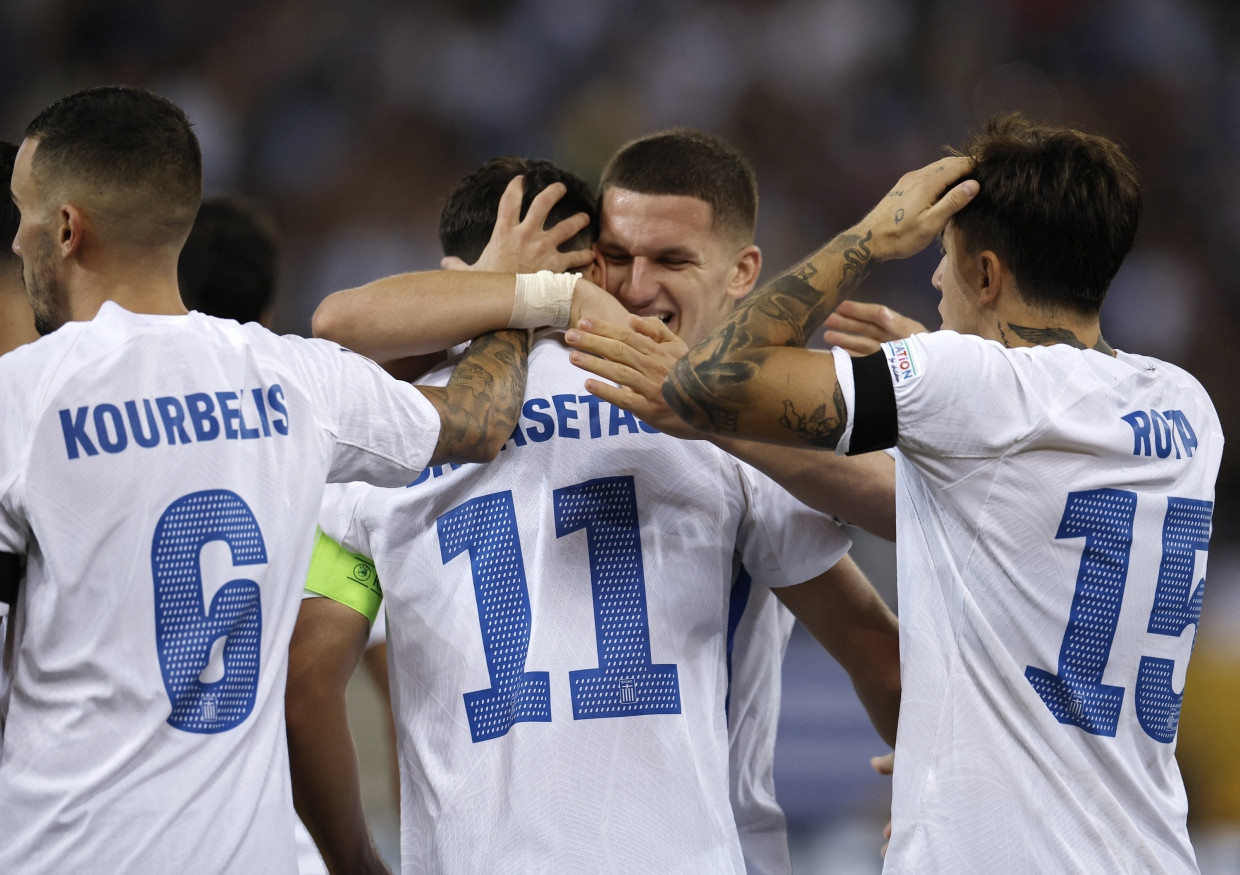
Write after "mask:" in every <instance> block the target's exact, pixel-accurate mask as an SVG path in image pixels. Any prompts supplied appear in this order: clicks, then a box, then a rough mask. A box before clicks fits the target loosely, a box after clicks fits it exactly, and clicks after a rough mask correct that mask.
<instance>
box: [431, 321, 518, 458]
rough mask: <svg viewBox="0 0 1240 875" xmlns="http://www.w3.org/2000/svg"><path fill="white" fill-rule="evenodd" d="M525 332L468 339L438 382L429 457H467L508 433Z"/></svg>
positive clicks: (475, 455)
mask: <svg viewBox="0 0 1240 875" xmlns="http://www.w3.org/2000/svg"><path fill="white" fill-rule="evenodd" d="M528 353H529V332H528V331H521V330H507V331H495V332H492V333H490V334H484V335H482V336H481V337H479V338H478V339H477V340H475V341H474V342H473V343H472V344H470V347H469V351H468V352H466V353H465V355H464V356H463V357H462V358H461V360H460V361H459V362H458V363H457V365H456V367H455V368H454V369H453V371H452V376H451V377H450V378H449V379H448V384H447V385H446V386H445V387H444V388H443V390H442V395H441V396H440V397H441V398H442V404H439V405H436V406H438V407H439V408H440V410H439V414H440V419H441V425H440V429H439V443H438V444H437V445H436V447H435V456H434V460H435V461H436V462H447V461H452V460H465V461H469V460H472V459H476V458H478V457H479V455H480V454H482V453H483V452H484V448H485V447H487V446H488V445H491V444H493V443H494V442H496V441H499V442H500V443H502V441H504V440H507V439H508V436H509V435H511V434H512V430H513V429H514V428H515V427H516V425H517V419H518V417H519V416H520V415H521V404H522V401H523V400H524V398H525V379H526V375H527V371H528V367H529V360H528Z"/></svg>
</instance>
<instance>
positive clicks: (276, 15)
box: [0, 0, 1240, 822]
mask: <svg viewBox="0 0 1240 875" xmlns="http://www.w3.org/2000/svg"><path fill="white" fill-rule="evenodd" d="M109 82H124V83H129V84H136V85H143V86H146V87H148V88H151V89H153V90H155V91H158V92H160V93H162V94H164V95H165V96H167V97H169V98H171V99H172V100H173V101H175V102H176V103H178V104H180V105H181V106H182V107H184V108H185V110H186V111H187V112H188V114H189V115H190V117H191V119H192V120H193V121H194V123H195V127H196V130H197V132H198V135H199V137H200V139H201V141H202V144H203V150H204V162H205V171H206V189H207V194H239V195H243V196H245V197H246V198H248V199H249V200H251V201H252V202H254V203H256V204H258V205H260V206H261V207H263V208H264V209H265V210H266V211H267V212H269V213H270V215H271V217H272V218H273V220H274V223H275V225H276V227H277V228H278V229H279V239H280V252H281V256H280V257H281V264H280V270H279V276H280V288H279V292H278V299H277V303H276V311H275V318H274V325H275V327H276V328H277V330H282V331H288V332H298V333H305V332H307V331H308V328H309V316H310V313H311V312H312V311H313V309H314V307H315V306H316V305H317V303H318V302H319V300H321V298H322V297H323V296H324V295H326V294H327V293H329V292H331V291H334V290H336V289H339V288H345V287H349V286H353V285H357V284H360V283H362V282H364V281H367V280H369V279H372V278H375V277H377V276H380V275H383V274H388V273H394V272H398V271H403V270H414V269H427V268H432V267H435V266H436V265H437V262H438V249H439V247H438V241H437V238H436V233H435V232H436V225H437V220H438V215H439V210H440V206H441V204H442V200H443V197H444V196H445V195H446V194H447V192H448V191H449V189H450V188H451V187H452V185H453V184H454V183H455V182H456V181H457V180H458V179H459V178H460V177H461V176H463V175H464V174H465V173H467V172H469V171H470V170H472V169H473V168H474V167H475V166H476V165H478V164H479V163H480V162H481V161H483V160H485V159H486V158H489V157H492V156H494V155H498V154H521V155H529V156H535V157H545V158H550V159H553V160H555V161H557V162H559V163H561V164H563V165H565V166H567V167H570V168H572V169H574V170H576V171H577V172H579V173H581V174H582V175H584V176H585V177H586V178H587V179H597V175H598V171H599V169H600V168H601V165H602V162H603V160H604V159H605V158H606V157H607V156H608V155H610V154H611V152H612V151H613V150H614V149H615V148H616V147H617V146H618V145H620V144H621V143H622V142H624V141H625V140H627V139H629V138H631V137H634V136H637V135H639V134H642V133H645V132H648V131H651V130H655V129H659V128H663V127H669V126H674V125H683V126H691V127H700V128H705V129H708V130H711V131H714V132H716V133H720V134H723V135H724V136H726V137H728V138H729V139H730V140H732V141H733V142H734V143H735V144H736V145H737V146H739V147H740V148H741V149H742V150H744V151H745V152H746V153H747V154H748V155H749V156H750V158H751V160H752V161H753V163H754V165H755V168H756V170H757V173H758V179H759V182H760V185H761V209H760V216H759V222H758V242H759V244H760V245H761V246H762V248H763V251H764V254H765V257H766V264H767V271H768V275H769V273H771V272H773V271H774V270H777V269H779V268H780V267H782V266H783V265H785V264H788V263H789V262H791V260H792V259H794V258H797V257H799V256H800V255H803V254H805V253H806V252H808V251H809V250H811V249H812V248H814V247H815V246H817V245H818V244H819V243H821V242H822V241H823V240H825V239H826V238H827V237H828V236H830V235H831V234H832V233H834V232H835V231H837V230H839V229H842V228H843V227H845V226H846V225H847V224H849V223H851V222H852V221H853V220H855V219H856V218H858V216H859V214H860V213H861V212H862V211H863V210H864V209H865V208H866V207H867V206H868V205H869V204H870V203H871V202H872V201H873V200H874V199H875V197H876V196H877V195H879V194H881V193H882V191H883V190H884V188H885V187H886V186H889V185H890V184H891V183H892V182H894V181H895V179H896V178H897V177H898V176H899V175H900V174H901V173H902V172H904V171H905V170H907V169H910V168H912V167H914V166H919V165H921V164H924V163H927V162H928V161H930V160H933V158H934V157H935V156H936V155H938V154H941V150H942V147H943V146H944V145H945V144H953V143H958V142H961V141H962V139H963V136H964V133H965V132H966V131H967V130H968V129H970V128H972V127H975V126H977V125H979V124H980V123H981V122H983V121H984V120H985V119H986V117H988V116H989V115H990V114H991V113H992V112H995V111H998V110H1001V109H1023V110H1024V111H1025V112H1026V113H1027V114H1029V115H1030V116H1033V117H1035V118H1039V119H1044V120H1048V121H1056V122H1061V123H1070V124H1075V125H1078V126H1080V127H1083V128H1086V129H1088V130H1090V131H1093V132H1097V133H1102V134H1105V135H1108V136H1110V137H1112V138H1113V139H1116V140H1118V141H1120V142H1121V143H1123V144H1124V145H1125V146H1126V148H1127V149H1128V150H1129V152H1130V154H1131V155H1132V156H1133V158H1134V159H1135V160H1136V162H1137V164H1138V166H1139V167H1140V168H1141V171H1142V174H1143V183H1144V186H1145V192H1146V202H1145V216H1144V220H1143V224H1142V227H1141V230H1140V232H1139V234H1138V238H1137V244H1136V249H1135V251H1134V253H1133V255H1132V256H1131V257H1130V258H1129V260H1128V262H1127V263H1126V265H1125V267H1124V269H1123V270H1122V272H1121V273H1120V275H1119V277H1118V278H1117V279H1116V281H1115V285H1114V287H1113V290H1112V293H1111V295H1110V297H1109V298H1108V303H1107V305H1106V306H1105V307H1104V309H1103V313H1102V317H1103V321H1102V324H1103V329H1104V331H1105V333H1106V335H1107V339H1108V340H1109V341H1110V342H1111V344H1112V345H1114V346H1116V347H1120V348H1124V349H1130V350H1132V351H1136V352H1144V353H1149V354H1152V355H1156V356H1159V357H1162V358H1166V359H1168V360H1170V361H1173V362H1175V363H1177V364H1180V365H1182V366H1184V367H1186V368H1187V369H1188V370H1190V371H1191V372H1193V373H1194V374H1195V375H1196V376H1197V377H1198V378H1199V379H1200V380H1201V381H1202V383H1203V384H1204V385H1205V387H1206V388H1207V390H1209V391H1210V393H1211V395H1212V396H1213V398H1214V402H1215V404H1216V406H1217V408H1218V410H1219V414H1220V416H1221V418H1222V421H1223V427H1224V431H1225V432H1226V433H1227V434H1229V435H1231V436H1233V440H1240V438H1238V437H1235V436H1236V435H1240V392H1237V391H1235V390H1234V389H1233V388H1232V385H1231V381H1230V378H1229V377H1228V376H1227V375H1228V373H1230V371H1229V370H1228V368H1227V367H1223V366H1222V365H1221V364H1220V363H1219V357H1220V355H1221V354H1222V352H1223V351H1225V349H1226V346H1227V344H1228V343H1229V342H1230V339H1232V338H1234V337H1235V336H1236V334H1237V327H1240V4H1235V3H1233V2H1230V0H1214V2H1210V0H1198V2H1192V0H609V2H599V3H589V2H581V0H454V2H451V3H435V2H419V3H413V2H400V0H352V2H350V3H347V4H346V3H339V2H336V0H214V2H210V3H203V2H197V0H159V2H148V0H108V2H93V0H5V2H4V3H3V4H0V139H6V140H10V141H18V140H20V138H21V133H22V131H21V127H22V125H23V124H24V123H25V121H26V120H28V119H29V118H31V117H33V116H34V115H35V113H37V112H38V110H39V109H41V108H42V107H43V106H44V105H46V104H47V103H49V102H51V101H52V100H54V99H56V98H58V97H60V96H62V95H64V94H66V93H68V92H70V91H72V90H75V89H78V88H83V87H87V86H91V85H97V84H105V83H109ZM936 260H937V254H935V253H927V254H923V256H922V257H921V258H919V259H913V260H911V261H909V262H907V263H900V264H897V265H889V266H886V267H884V268H883V269H881V270H880V271H878V272H877V273H876V274H875V275H874V276H873V277H872V278H871V280H870V281H869V282H868V283H867V285H866V287H865V291H864V296H868V297H873V298H881V299H882V300H885V301H887V302H890V303H892V304H893V305H894V306H895V307H896V308H897V309H901V310H903V311H904V312H906V313H907V314H908V315H911V316H913V317H915V318H917V319H920V320H921V321H923V322H925V323H927V324H928V325H929V326H930V327H937V325H938V318H937V315H936V313H935V304H936V303H937V300H938V295H937V293H935V292H934V290H933V289H931V287H930V284H929V276H930V273H931V271H932V269H933V265H934V264H935V262H936ZM1238 458H1240V457H1238V456H1237V455H1236V454H1234V453H1233V454H1229V455H1228V456H1225V457H1224V460H1223V469H1222V473H1221V476H1220V482H1219V490H1218V502H1217V508H1216V511H1215V516H1214V521H1215V530H1214V541H1213V549H1212V553H1211V565H1210V568H1211V585H1210V587H1209V591H1208V595H1207V600H1206V614H1207V616H1211V615H1213V616H1214V617H1215V619H1214V620H1213V622H1214V623H1216V624H1217V630H1216V631H1215V632H1214V633H1213V636H1214V637H1209V636H1205V635H1203V637H1202V639H1201V640H1199V642H1198V648H1199V650H1198V653H1199V655H1198V656H1197V657H1196V659H1195V669H1198V668H1199V669H1200V670H1201V673H1202V677H1203V680H1202V682H1201V683H1202V687H1203V689H1205V688H1207V687H1208V686H1209V685H1210V684H1215V685H1216V686H1217V689H1215V688H1214V687H1210V689H1211V693H1210V698H1211V699H1214V698H1216V697H1217V698H1218V699H1219V702H1218V703H1217V705H1218V706H1217V707H1215V706H1212V705H1208V704H1205V703H1204V699H1205V696H1199V697H1198V698H1197V699H1194V697H1193V693H1192V690H1191V688H1190V692H1189V695H1188V696H1187V697H1186V701H1185V709H1184V711H1185V713H1184V732H1183V733H1182V742H1181V744H1182V747H1183V753H1184V755H1185V762H1186V766H1185V770H1186V774H1187V776H1188V777H1189V778H1190V780H1191V779H1193V778H1197V780H1198V781H1199V782H1201V785H1202V786H1207V785H1209V782H1210V777H1209V775H1210V774H1211V773H1213V772H1217V771H1218V767H1219V763H1220V762H1222V763H1223V766H1224V769H1225V768H1226V767H1227V763H1228V762H1230V763H1231V768H1232V770H1233V771H1232V772H1231V774H1232V775H1233V776H1234V775H1235V774H1236V768H1237V767H1236V765H1235V761H1236V760H1237V759H1238V758H1240V753H1238V752H1237V748H1238V747H1240V745H1237V744H1236V742H1235V741H1234V731H1233V730H1231V729H1230V728H1228V729H1226V731H1224V727H1229V726H1231V727H1234V725H1235V723H1234V720H1232V722H1231V723H1230V724H1228V723H1227V722H1226V721H1227V720H1228V719H1230V718H1228V717H1227V716H1226V715H1227V714H1228V713H1230V714H1233V715H1234V714H1235V711H1236V709H1235V707H1232V706H1231V705H1225V704H1224V702H1227V701H1229V702H1236V701H1238V700H1240V695H1237V694H1240V689H1238V687H1240V684H1238V683H1237V676H1238V675H1237V671H1236V666H1237V665H1240V653H1237V652H1236V651H1237V648H1238V647H1240V645H1236V644H1234V643H1232V641H1233V639H1235V638H1236V637H1237V636H1235V634H1234V631H1235V629H1236V628H1237V625H1240V604H1238V602H1240V559H1237V555H1240V554H1237V553H1236V551H1235V550H1234V549H1230V548H1229V547H1228V545H1229V544H1233V543H1240V539H1238V537H1237V535H1238V534H1240V532H1238V531H1237V530H1238V528H1240V511H1238V509H1237V505H1236V501H1235V498H1236V496H1237V493H1238V492H1240V462H1237V459H1238ZM1220 618H1222V619H1220ZM1208 622H1210V621H1207V623H1208ZM1215 666H1222V668H1221V669H1218V670H1215V669H1214V668H1212V667H1215ZM1211 671H1213V672H1214V674H1208V672H1211ZM1215 674H1217V675H1218V677H1217V678H1215V676H1214V675H1215ZM1190 687H1191V676H1190ZM1227 708H1231V711H1230V712H1229V711H1227V710H1226V709H1227ZM1194 709H1197V710H1196V711H1195V710H1194ZM1202 710H1204V711H1205V715H1204V716H1198V711H1202ZM1220 715H1221V716H1220ZM1211 721H1216V722H1217V723H1218V725H1219V729H1218V730H1217V733H1218V734H1217V735H1216V736H1214V737H1211V738H1210V739H1209V740H1208V741H1207V742H1205V745H1206V746H1205V747H1204V748H1202V749H1203V750H1205V751H1207V752H1208V753H1207V754H1205V755H1202V756H1199V757H1198V758H1197V759H1194V757H1195V756H1197V755H1196V754H1195V753H1194V750H1195V746H1196V745H1198V742H1197V741H1195V740H1194V737H1193V736H1192V732H1193V729H1194V724H1195V723H1197V724H1198V725H1199V726H1201V727H1202V728H1203V729H1204V728H1205V727H1206V726H1208V725H1213V724H1212V723H1211ZM1214 738H1218V739H1221V740H1219V741H1215V740H1214ZM1228 738H1231V739H1232V740H1231V741H1230V742H1228V741H1227V740H1226V739H1228ZM1220 744H1221V745H1222V748H1223V749H1222V750H1220V749H1219V747H1218V746H1217V745H1220ZM1215 783H1218V782H1217V781H1216V782H1215ZM1225 786H1226V785H1224V784H1219V787H1218V788H1216V789H1212V788H1210V787H1207V789H1204V790H1202V791H1201V792H1200V793H1195V795H1194V815H1195V816H1198V817H1206V818H1217V819H1219V820H1224V821H1225V820H1227V819H1229V818H1230V819H1231V821H1232V822H1240V798H1237V794H1238V793H1240V790H1238V789H1237V788H1238V787H1240V783H1233V784H1232V785H1231V787H1232V789H1231V792H1230V794H1229V793H1228V792H1227V791H1226V789H1225Z"/></svg>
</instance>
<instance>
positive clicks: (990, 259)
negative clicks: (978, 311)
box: [973, 249, 1007, 307]
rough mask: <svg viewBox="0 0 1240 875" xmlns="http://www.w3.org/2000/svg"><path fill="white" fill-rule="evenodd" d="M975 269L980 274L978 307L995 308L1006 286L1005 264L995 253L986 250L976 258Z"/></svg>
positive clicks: (978, 280)
mask: <svg viewBox="0 0 1240 875" xmlns="http://www.w3.org/2000/svg"><path fill="white" fill-rule="evenodd" d="M973 267H974V269H975V270H977V272H978V277H977V303H978V306H979V307H993V306H994V305H995V302H996V301H998V299H999V295H1000V294H1001V293H1002V292H1003V290H1004V286H1005V285H1006V283H1005V279H1006V276H1007V272H1006V271H1005V270H1004V269H1003V262H1001V261H1000V260H999V256H997V255H995V253H994V252H992V251H991V250H989V249H984V250H982V251H981V252H979V253H978V254H977V255H976V256H975V257H974V259H973Z"/></svg>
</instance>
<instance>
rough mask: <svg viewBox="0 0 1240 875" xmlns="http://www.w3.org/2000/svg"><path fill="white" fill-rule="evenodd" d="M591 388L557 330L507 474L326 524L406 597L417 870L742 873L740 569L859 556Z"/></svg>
mask: <svg viewBox="0 0 1240 875" xmlns="http://www.w3.org/2000/svg"><path fill="white" fill-rule="evenodd" d="M443 373H444V372H443V371H440V372H437V376H438V377H439V378H440V379H442V377H443ZM584 376H585V375H584V372H582V371H580V370H578V369H577V368H575V367H574V366H573V365H572V364H571V363H570V362H569V360H568V351H567V349H566V348H565V347H563V346H562V345H561V344H560V342H559V339H558V336H552V337H543V338H541V339H539V340H538V341H537V342H536V344H535V346H534V348H533V350H532V352H531V354H530V372H529V386H528V389H527V393H526V401H525V404H524V409H523V415H522V418H521V421H520V423H519V427H518V429H517V431H516V432H515V433H514V436H513V439H512V440H511V441H510V442H509V443H508V445H507V446H506V448H505V450H504V451H503V452H502V453H501V454H500V457H499V459H498V460H496V461H495V462H492V463H491V464H489V465H467V466H460V467H458V468H456V469H453V468H451V467H445V468H431V469H428V471H427V472H425V473H424V474H423V475H422V477H420V478H419V479H418V480H417V481H416V482H414V483H413V484H411V485H410V486H409V487H408V488H407V489H404V490H380V489H367V488H359V487H338V488H332V489H329V491H328V494H327V496H326V497H325V503H324V511H323V513H322V514H321V516H320V525H321V526H322V528H323V530H324V531H325V532H326V533H327V534H328V535H329V536H331V537H332V538H334V539H336V540H337V541H339V542H340V543H341V544H342V545H344V546H345V547H346V549H348V550H351V551H355V552H357V553H362V554H365V555H367V556H370V557H371V558H373V559H374V561H375V565H376V568H377V570H378V576H379V580H380V581H381V582H382V585H383V589H384V595H385V604H386V605H387V616H388V646H389V648H390V653H389V659H390V660H391V663H392V665H393V676H392V678H391V683H392V706H393V711H394V714H395V719H396V726H397V737H398V746H399V755H400V761H401V762H400V765H401V820H402V836H401V840H402V871H404V872H406V873H418V872H434V873H445V872H448V873H451V872H478V871H495V872H540V873H541V872H601V871H615V872H639V871H659V872H692V873H698V872H741V871H743V870H744V863H743V859H742V856H741V849H740V845H739V842H738V839H737V832H736V826H735V823H734V820H733V815H732V811H731V807H730V805H729V793H728V787H729V780H728V735H727V727H726V724H725V716H724V696H725V693H726V689H727V660H726V656H727V654H726V648H727V641H726V638H727V634H726V633H727V622H728V596H729V590H730V588H731V582H732V573H733V560H734V554H735V553H736V552H737V551H739V552H740V554H741V560H742V561H743V563H744V565H745V567H746V568H748V569H749V570H750V573H751V574H752V575H753V577H754V579H755V580H758V581H762V582H763V583H764V584H766V585H770V586H780V585H786V584H792V583H799V582H802V581H805V580H808V579H810V578H812V577H815V576H817V575H819V574H821V573H822V572H824V571H825V570H827V569H828V568H830V567H831V566H832V565H834V564H835V562H837V561H838V560H839V558H840V557H841V556H842V555H843V553H844V552H845V551H846V549H847V548H848V546H849V542H848V539H847V536H846V535H845V534H844V533H843V531H842V530H841V529H840V528H839V527H838V526H837V525H835V523H834V521H833V520H832V519H831V518H829V517H825V516H823V515H821V514H817V513H815V512H813V511H810V510H809V509H808V508H805V507H804V506H803V505H801V504H800V503H799V502H797V501H796V500H795V499H793V498H791V497H790V496H789V495H788V494H787V493H786V492H784V491H783V490H782V489H780V488H779V487H777V486H776V485H775V484H774V483H772V482H771V481H770V480H768V479H766V478H765V477H763V476H762V475H760V474H758V473H757V472H755V471H753V470H752V469H750V468H748V467H746V466H745V465H743V464H742V463H740V462H738V461H736V460H735V459H733V458H732V457H730V456H728V455H726V454H725V453H723V452H721V451H719V450H717V449H716V448H714V447H713V446H710V445H709V444H707V443H706V442H704V441H681V440H678V439H676V438H671V437H668V436H666V435H662V434H659V433H657V432H654V433H652V432H651V431H650V430H649V429H648V428H647V427H646V426H644V424H641V423H639V422H638V420H636V419H635V418H634V417H633V416H632V414H629V413H627V412H625V411H623V410H620V409H619V408H614V407H612V406H611V405H610V404H607V403H605V402H603V401H602V400H601V399H599V398H596V397H595V396H592V395H588V394H586V392H585V390H584V387H583V382H584Z"/></svg>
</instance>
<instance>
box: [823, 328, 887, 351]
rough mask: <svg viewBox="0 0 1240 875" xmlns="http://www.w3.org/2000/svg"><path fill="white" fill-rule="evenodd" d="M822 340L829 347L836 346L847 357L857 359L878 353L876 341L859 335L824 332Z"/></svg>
mask: <svg viewBox="0 0 1240 875" xmlns="http://www.w3.org/2000/svg"><path fill="white" fill-rule="evenodd" d="M822 339H823V340H824V341H825V342H826V343H828V344H830V345H831V346H838V347H839V348H840V349H842V350H844V351H845V352H847V353H848V354H849V355H851V356H854V357H857V356H864V355H872V354H874V353H876V352H878V343H879V342H878V341H877V340H873V339H871V338H869V337H865V336H863V335H860V334H851V333H847V332H843V331H824V332H823V333H822Z"/></svg>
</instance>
